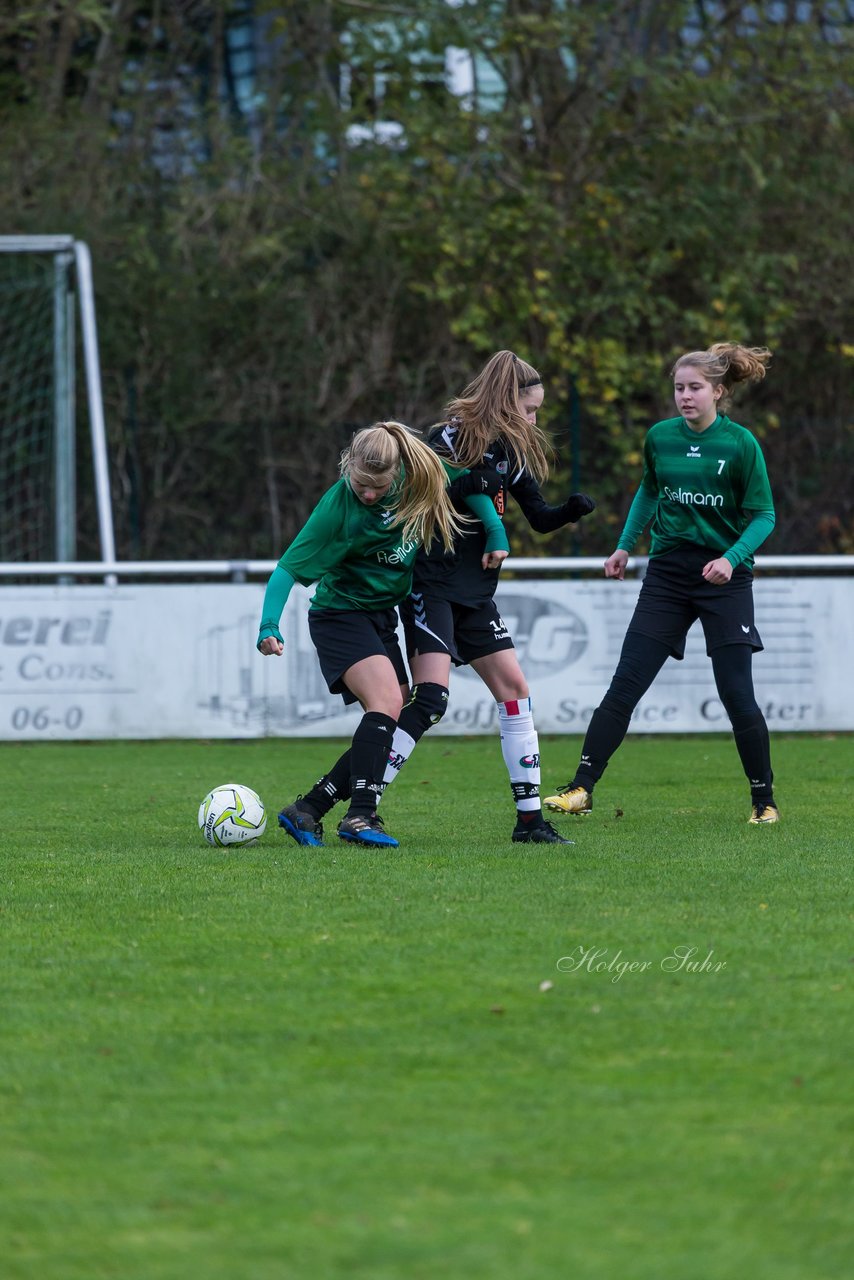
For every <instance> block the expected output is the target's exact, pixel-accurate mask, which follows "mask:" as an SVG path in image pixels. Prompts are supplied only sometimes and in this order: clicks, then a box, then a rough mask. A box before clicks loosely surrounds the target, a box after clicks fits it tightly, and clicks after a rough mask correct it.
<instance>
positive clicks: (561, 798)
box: [543, 786, 593, 815]
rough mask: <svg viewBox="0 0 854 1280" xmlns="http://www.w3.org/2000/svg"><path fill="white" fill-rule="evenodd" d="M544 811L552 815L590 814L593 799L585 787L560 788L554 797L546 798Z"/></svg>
mask: <svg viewBox="0 0 854 1280" xmlns="http://www.w3.org/2000/svg"><path fill="white" fill-rule="evenodd" d="M543 808H544V809H551V811H552V813H575V814H579V815H581V814H584V813H590V811H591V810H592V808H593V797H592V795H591V794H590V792H589V791H588V790H587V789H586V788H585V787H573V786H567V787H561V789H560V791H559V792H558V793H557V795H556V796H546V798H545V800H544V801H543Z"/></svg>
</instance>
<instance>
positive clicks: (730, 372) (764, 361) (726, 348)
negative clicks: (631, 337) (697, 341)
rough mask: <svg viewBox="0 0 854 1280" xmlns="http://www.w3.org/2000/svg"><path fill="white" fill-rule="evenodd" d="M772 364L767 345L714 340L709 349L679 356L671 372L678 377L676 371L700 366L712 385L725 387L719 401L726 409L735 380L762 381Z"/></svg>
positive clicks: (736, 381)
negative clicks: (746, 344) (754, 345)
mask: <svg viewBox="0 0 854 1280" xmlns="http://www.w3.org/2000/svg"><path fill="white" fill-rule="evenodd" d="M770 363H771V352H770V351H769V350H768V348H767V347H743V346H742V345H741V343H740V342H714V343H712V345H711V346H710V347H709V349H708V351H687V352H686V353H685V355H684V356H680V357H679V359H678V360H677V361H676V363H675V365H674V366H673V368H672V369H671V370H670V374H671V377H675V376H676V372H677V370H678V369H683V368H685V367H686V366H687V365H690V366H691V367H692V368H694V369H699V370H700V372H701V373H702V375H703V377H704V378H705V379H706V380H707V381H708V382H710V383H711V384H712V386H713V387H719V386H722V387H723V389H724V390H723V395H722V396H721V398H720V400H719V402H718V403H719V405H720V407H721V408H722V409H723V408H725V407H726V406H727V404H729V400H730V394H731V392H732V389H733V387H734V386H735V385H736V383H739V382H761V381H762V379H763V378H764V377H765V370H766V369H767V367H768V365H769V364H770Z"/></svg>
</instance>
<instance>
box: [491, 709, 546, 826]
mask: <svg viewBox="0 0 854 1280" xmlns="http://www.w3.org/2000/svg"><path fill="white" fill-rule="evenodd" d="M497 706H498V727H499V730H500V732H501V754H502V755H503V756H504V763H505V765H506V766H507V772H508V773H509V775H510V786H511V788H512V791H513V799H514V800H515V802H516V808H517V809H518V810H519V812H520V813H525V814H529V813H536V812H539V809H540V740H539V738H538V737H537V731H536V729H535V728H534V717H533V716H532V714H531V699H530V698H519V699H518V700H517V701H514V702H499V703H498V704H497Z"/></svg>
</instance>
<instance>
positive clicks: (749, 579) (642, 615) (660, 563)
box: [628, 545, 764, 658]
mask: <svg viewBox="0 0 854 1280" xmlns="http://www.w3.org/2000/svg"><path fill="white" fill-rule="evenodd" d="M719 558H720V552H718V551H712V550H711V549H710V548H709V547H699V546H687V545H686V546H684V547H678V548H677V549H676V550H675V551H667V552H665V554H664V555H661V556H652V557H651V558H650V561H649V565H648V567H647V571H646V577H645V578H644V580H643V585H642V587H641V590H640V595H639V596H638V602H637V604H636V605H635V611H634V614H633V615H632V620H631V622H630V623H629V626H628V630H629V631H636V632H639V634H640V635H643V636H649V637H650V638H651V639H653V640H662V641H663V642H664V643H665V644H666V645H669V646H670V652H671V654H672V655H673V657H674V658H684V656H685V637H686V636H687V634H688V629H689V627H691V625H692V624H693V623H694V622H696V620H697V619H698V618H699V619H700V623H701V625H702V628H703V633H704V635H705V637H706V653H712V651H713V650H715V649H720V648H721V647H722V646H723V645H726V644H748V645H750V647H751V649H752V650H753V651H754V652H757V651H758V650H760V649H762V648H764V645H763V644H762V641H761V639H760V638H759V632H758V631H757V630H756V625H755V623H754V621H753V574H752V573H751V572H750V570H749V569H746V568H745V567H744V565H739V567H738V568H737V569H733V573H732V577H731V578H730V580H729V582H726V583H724V584H723V586H719V587H716V586H714V585H713V584H712V583H711V582H706V580H705V578H704V577H703V566H704V565H707V564H708V563H709V561H710V560H717V559H719Z"/></svg>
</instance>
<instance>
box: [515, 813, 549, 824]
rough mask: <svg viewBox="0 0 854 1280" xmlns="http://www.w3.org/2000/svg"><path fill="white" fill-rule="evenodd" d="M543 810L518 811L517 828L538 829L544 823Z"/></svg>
mask: <svg viewBox="0 0 854 1280" xmlns="http://www.w3.org/2000/svg"><path fill="white" fill-rule="evenodd" d="M543 820H544V819H543V811H542V809H517V810H516V825H517V827H519V826H521V827H538V826H539V825H540V823H541V822H543Z"/></svg>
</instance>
